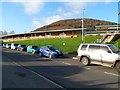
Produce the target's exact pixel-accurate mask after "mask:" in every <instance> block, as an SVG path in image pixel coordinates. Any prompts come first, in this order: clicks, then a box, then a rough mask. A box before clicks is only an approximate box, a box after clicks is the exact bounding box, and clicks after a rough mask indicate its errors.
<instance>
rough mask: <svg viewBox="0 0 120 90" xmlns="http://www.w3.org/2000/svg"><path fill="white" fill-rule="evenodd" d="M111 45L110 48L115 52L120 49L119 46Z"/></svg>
mask: <svg viewBox="0 0 120 90" xmlns="http://www.w3.org/2000/svg"><path fill="white" fill-rule="evenodd" d="M108 46H109V47H110V49H111V50H112V51H113V53H117V52H118V51H119V50H118V48H117V47H115V46H114V45H108Z"/></svg>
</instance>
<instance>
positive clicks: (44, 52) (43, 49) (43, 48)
mask: <svg viewBox="0 0 120 90" xmlns="http://www.w3.org/2000/svg"><path fill="white" fill-rule="evenodd" d="M47 49H48V48H47V47H42V48H41V50H40V52H42V54H43V55H44V56H48V51H47Z"/></svg>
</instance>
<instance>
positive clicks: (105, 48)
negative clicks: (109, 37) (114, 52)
mask: <svg viewBox="0 0 120 90" xmlns="http://www.w3.org/2000/svg"><path fill="white" fill-rule="evenodd" d="M100 50H102V51H106V52H107V51H109V49H108V47H106V46H100Z"/></svg>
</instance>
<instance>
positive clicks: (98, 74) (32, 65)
mask: <svg viewBox="0 0 120 90" xmlns="http://www.w3.org/2000/svg"><path fill="white" fill-rule="evenodd" d="M119 78H120V75H119V74H118V73H117V71H116V70H115V69H112V68H108V67H103V66H99V65H91V66H82V65H81V63H80V62H79V61H78V60H73V59H72V57H65V58H56V59H52V60H50V59H48V58H46V57H40V56H39V55H32V54H30V53H26V52H20V51H16V50H10V49H5V48H3V49H2V87H3V88H54V89H55V88H60V89H63V90H64V89H65V90H67V89H70V88H77V89H78V88H79V89H81V88H84V89H85V88H88V89H89V88H92V89H94V88H97V90H102V89H103V88H105V89H106V90H108V88H109V89H110V88H114V89H118V88H119V87H120V79H119Z"/></svg>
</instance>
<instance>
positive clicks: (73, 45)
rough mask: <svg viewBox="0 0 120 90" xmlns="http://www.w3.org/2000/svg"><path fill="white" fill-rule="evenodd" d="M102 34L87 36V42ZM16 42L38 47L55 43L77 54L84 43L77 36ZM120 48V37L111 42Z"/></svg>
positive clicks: (64, 50) (60, 47)
mask: <svg viewBox="0 0 120 90" xmlns="http://www.w3.org/2000/svg"><path fill="white" fill-rule="evenodd" d="M101 38H102V36H85V39H84V40H85V43H94V42H95V41H96V40H97V39H101ZM14 43H19V44H25V45H27V46H28V45H36V46H38V47H40V46H45V45H53V46H55V47H57V48H59V49H60V50H62V51H63V52H64V53H72V54H75V53H76V51H77V49H78V47H79V45H80V44H81V43H82V38H81V37H76V38H45V39H33V40H21V41H14ZM111 43H113V44H114V45H116V46H117V47H119V48H120V39H118V40H117V41H115V42H111Z"/></svg>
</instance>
